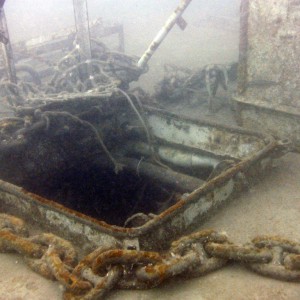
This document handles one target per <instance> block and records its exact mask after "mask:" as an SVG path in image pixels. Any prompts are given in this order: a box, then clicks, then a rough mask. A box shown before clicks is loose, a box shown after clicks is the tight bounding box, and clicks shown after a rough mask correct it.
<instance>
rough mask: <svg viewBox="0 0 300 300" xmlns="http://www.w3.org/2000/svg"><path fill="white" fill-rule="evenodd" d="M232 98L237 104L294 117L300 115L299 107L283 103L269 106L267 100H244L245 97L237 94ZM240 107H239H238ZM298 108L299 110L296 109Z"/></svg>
mask: <svg viewBox="0 0 300 300" xmlns="http://www.w3.org/2000/svg"><path fill="white" fill-rule="evenodd" d="M232 100H233V101H234V103H235V104H238V105H239V106H241V105H243V106H249V107H250V106H251V107H255V108H258V109H261V110H265V111H268V112H269V113H272V114H273V115H274V113H282V114H286V115H289V116H290V115H293V116H295V117H298V118H299V117H300V110H299V108H296V107H288V106H283V105H276V106H271V105H269V104H268V103H267V102H262V101H260V102H258V101H256V102H253V101H246V99H245V97H238V96H233V97H232ZM239 109H241V108H239ZM297 110H299V112H298V111H297Z"/></svg>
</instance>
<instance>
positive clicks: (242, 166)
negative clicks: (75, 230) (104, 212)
mask: <svg viewBox="0 0 300 300" xmlns="http://www.w3.org/2000/svg"><path fill="white" fill-rule="evenodd" d="M276 146H277V143H276V141H275V140H274V139H272V138H271V140H270V141H269V143H268V144H267V145H266V147H264V148H263V149H262V150H261V151H259V152H257V153H256V154H255V155H252V156H251V157H249V158H247V159H245V160H242V161H241V162H240V163H238V164H237V165H235V166H234V167H232V168H230V169H228V170H227V171H225V172H223V173H222V174H220V175H219V176H217V177H215V178H213V179H212V180H210V181H208V182H207V183H206V184H204V185H203V186H201V187H199V188H198V189H196V190H195V191H194V192H192V193H191V194H190V195H189V196H188V197H187V198H185V199H182V200H180V201H179V202H178V203H176V204H175V205H173V206H171V207H170V208H168V209H167V210H165V211H164V212H163V213H161V214H160V215H158V216H156V217H154V218H153V219H152V220H150V221H149V222H147V223H146V224H145V225H143V226H141V227H136V228H123V227H119V226H115V225H110V224H108V223H106V222H104V221H99V220H97V219H94V218H91V217H88V216H86V215H84V214H82V213H79V212H77V211H74V210H72V209H68V208H66V207H64V206H63V205H61V204H58V203H56V202H54V201H51V200H49V199H45V198H43V197H41V196H38V195H36V194H33V193H30V192H28V191H26V190H25V189H23V188H21V187H18V186H15V185H13V184H11V183H8V182H5V181H2V180H0V189H1V190H2V191H4V192H6V193H10V194H12V195H14V196H16V197H18V198H22V199H24V200H26V201H29V202H31V204H33V205H36V206H43V207H45V208H46V209H49V210H52V211H56V212H58V213H60V214H63V215H65V216H66V217H69V218H71V219H73V220H77V221H78V222H79V223H82V224H86V225H88V226H90V227H91V228H93V229H95V230H97V231H99V232H102V233H105V234H110V235H112V236H113V237H115V238H128V237H130V238H138V237H141V236H143V235H145V234H148V233H149V232H150V231H152V230H153V229H155V228H157V227H159V226H161V225H163V224H164V223H165V222H167V221H168V220H169V219H170V218H172V217H174V215H177V214H180V213H181V212H182V211H183V210H184V209H185V208H186V207H187V206H188V205H191V204H193V203H194V202H197V201H198V200H199V198H200V197H201V196H202V195H205V194H207V193H209V192H211V191H213V190H214V189H215V188H216V187H220V186H222V185H223V184H224V183H225V182H226V181H228V180H229V179H230V178H232V177H234V176H235V175H237V174H238V173H239V172H245V171H246V170H247V169H248V168H249V167H251V166H252V165H253V164H255V163H256V162H257V161H258V160H259V159H263V158H266V157H267V156H268V155H270V154H271V153H272V151H274V150H275V149H276Z"/></svg>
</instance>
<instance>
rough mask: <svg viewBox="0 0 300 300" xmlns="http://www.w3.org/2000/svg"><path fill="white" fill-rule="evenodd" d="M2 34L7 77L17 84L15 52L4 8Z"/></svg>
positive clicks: (0, 24)
mask: <svg viewBox="0 0 300 300" xmlns="http://www.w3.org/2000/svg"><path fill="white" fill-rule="evenodd" d="M0 34H1V36H2V39H1V47H2V53H3V60H4V64H5V70H6V72H7V77H8V79H9V80H10V82H12V83H17V75H16V68H15V63H14V57H13V51H12V47H11V43H10V39H9V34H8V28H7V23H6V17H5V13H4V9H3V7H0Z"/></svg>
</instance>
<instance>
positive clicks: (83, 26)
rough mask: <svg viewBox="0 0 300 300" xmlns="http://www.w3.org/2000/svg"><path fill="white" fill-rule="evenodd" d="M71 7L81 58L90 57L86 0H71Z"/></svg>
mask: <svg viewBox="0 0 300 300" xmlns="http://www.w3.org/2000/svg"><path fill="white" fill-rule="evenodd" d="M73 7H74V16H75V26H76V32H77V43H78V45H79V47H80V50H81V53H82V55H83V57H81V59H91V40H90V28H89V15H88V8H87V0H73Z"/></svg>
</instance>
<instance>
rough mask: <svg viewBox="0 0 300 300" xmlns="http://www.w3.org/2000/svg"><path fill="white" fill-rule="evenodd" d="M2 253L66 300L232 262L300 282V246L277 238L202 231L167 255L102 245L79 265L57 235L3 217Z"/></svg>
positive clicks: (149, 285)
mask: <svg viewBox="0 0 300 300" xmlns="http://www.w3.org/2000/svg"><path fill="white" fill-rule="evenodd" d="M0 251H1V252H18V253H20V254H22V255H24V257H25V262H26V263H27V264H28V266H29V267H30V268H32V269H33V270H34V271H36V272H37V273H39V274H41V275H42V276H44V277H46V278H49V279H53V280H57V281H59V282H60V283H61V284H62V285H63V286H64V288H65V291H64V299H66V300H77V299H85V300H93V299H103V297H104V295H105V294H106V293H107V292H108V291H109V290H111V289H113V288H117V289H146V288H152V287H155V286H158V285H159V284H161V283H162V282H164V281H165V280H166V279H168V278H171V277H174V276H178V275H180V276H184V277H187V278H189V277H196V276H201V275H203V274H206V273H208V272H212V271H214V270H217V269H219V268H221V267H223V266H225V265H226V264H227V262H228V261H235V262H240V263H242V264H243V265H245V266H246V267H247V268H249V269H251V270H253V271H255V272H257V273H259V274H262V275H264V276H269V277H272V278H276V279H280V280H286V281H300V244H299V243H296V242H293V241H290V240H286V239H283V238H281V237H277V236H275V237H274V236H271V237H270V236H258V237H256V238H254V239H253V240H252V241H251V243H247V244H245V245H235V244H233V243H232V242H230V241H229V240H228V237H227V236H226V234H224V233H218V232H216V231H214V230H211V229H206V230H201V231H198V232H196V233H192V234H190V235H187V236H184V237H182V238H180V239H178V240H177V241H174V242H173V243H172V244H171V246H170V249H169V250H168V251H166V252H163V253H159V252H151V251H139V250H128V249H122V245H121V243H117V242H116V245H114V246H105V245H103V246H100V247H99V248H97V249H96V250H94V251H93V252H91V253H90V254H88V255H87V256H85V257H84V258H83V259H82V260H81V261H79V263H78V262H77V253H76V250H75V249H74V247H73V245H72V244H71V243H70V242H68V241H66V240H64V239H62V238H60V237H58V236H56V235H54V234H52V233H42V234H39V235H35V236H32V237H29V234H28V230H27V228H26V226H25V223H24V222H23V220H21V219H19V218H16V217H14V216H11V215H7V214H0Z"/></svg>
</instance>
